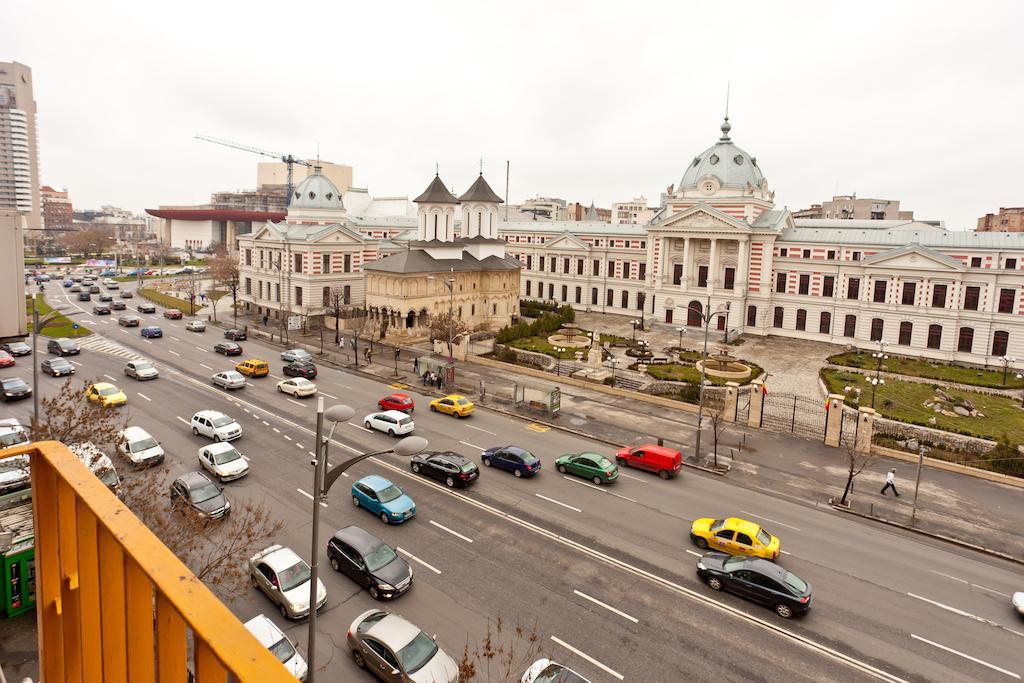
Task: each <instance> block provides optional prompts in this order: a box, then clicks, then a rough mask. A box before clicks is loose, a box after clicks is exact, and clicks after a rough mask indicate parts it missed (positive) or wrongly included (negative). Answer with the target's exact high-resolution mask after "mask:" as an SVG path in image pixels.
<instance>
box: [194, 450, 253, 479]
mask: <svg viewBox="0 0 1024 683" xmlns="http://www.w3.org/2000/svg"><path fill="white" fill-rule="evenodd" d="M199 464H200V465H201V466H202V468H203V469H204V470H206V471H207V472H209V473H210V474H212V475H213V476H215V477H217V478H218V479H220V481H221V483H223V482H225V481H231V480H233V479H241V478H242V477H244V476H245V475H247V474H249V461H248V460H246V459H245V456H244V455H242V454H241V453H239V452H238V451H237V450H235V447H234V446H232V445H231V444H229V443H223V442H221V443H213V444H210V445H209V446H203V447H202V448H200V449H199Z"/></svg>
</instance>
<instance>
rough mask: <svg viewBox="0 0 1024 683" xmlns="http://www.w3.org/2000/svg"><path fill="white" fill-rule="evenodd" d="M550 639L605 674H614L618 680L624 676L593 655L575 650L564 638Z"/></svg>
mask: <svg viewBox="0 0 1024 683" xmlns="http://www.w3.org/2000/svg"><path fill="white" fill-rule="evenodd" d="M551 640H553V641H555V642H556V643H558V644H559V645H561V646H562V647H564V648H565V649H566V650H568V651H569V652H571V653H573V654H574V655H576V656H577V657H582V658H583V659H585V660H587V661H588V662H590V663H591V664H593V665H594V666H596V667H597V668H599V669H601V670H602V671H604V672H605V673H607V674H609V675H611V676H614V677H615V678H617V679H619V680H620V681H621V680H622V679H623V678H625V676H623V675H622V674H620V673H619V672H618V671H616V670H615V669H611V668H609V667H607V666H605V665H604V664H602V663H601V662H599V661H597V660H596V659H594V658H593V657H591V656H590V655H588V654H587V653H586V652H583V651H582V650H577V649H576V648H574V647H573V646H572V645H570V644H569V643H567V642H565V641H564V640H562V639H561V638H559V637H558V636H551Z"/></svg>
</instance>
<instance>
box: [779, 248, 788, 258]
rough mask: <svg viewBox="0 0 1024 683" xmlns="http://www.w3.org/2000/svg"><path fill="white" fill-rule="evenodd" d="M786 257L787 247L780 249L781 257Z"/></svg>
mask: <svg viewBox="0 0 1024 683" xmlns="http://www.w3.org/2000/svg"><path fill="white" fill-rule="evenodd" d="M785 255H786V247H782V248H780V249H779V256H785Z"/></svg>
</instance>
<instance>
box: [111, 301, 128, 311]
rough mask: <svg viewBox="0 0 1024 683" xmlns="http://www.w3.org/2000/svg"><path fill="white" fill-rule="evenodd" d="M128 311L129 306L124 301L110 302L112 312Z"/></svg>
mask: <svg viewBox="0 0 1024 683" xmlns="http://www.w3.org/2000/svg"><path fill="white" fill-rule="evenodd" d="M127 309H128V305H127V304H126V303H125V302H123V301H112V302H110V310H112V311H124V310H127Z"/></svg>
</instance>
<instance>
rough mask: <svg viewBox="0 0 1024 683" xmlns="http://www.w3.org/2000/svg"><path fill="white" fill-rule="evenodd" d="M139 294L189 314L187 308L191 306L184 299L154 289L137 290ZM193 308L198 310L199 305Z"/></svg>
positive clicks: (156, 302)
mask: <svg viewBox="0 0 1024 683" xmlns="http://www.w3.org/2000/svg"><path fill="white" fill-rule="evenodd" d="M139 296H141V297H142V298H143V299H146V300H147V301H152V302H153V303H155V304H157V305H158V306H163V307H164V308H176V309H178V310H179V311H181V312H182V313H184V314H185V315H190V313H189V309H190V308H191V306H190V305H189V302H188V301H186V300H184V299H179V298H178V297H176V296H171V295H170V294H164V293H163V292H158V291H156V290H155V289H145V288H143V289H140V290H139ZM194 308H195V309H196V310H198V309H199V308H201V306H195V307H194Z"/></svg>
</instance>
